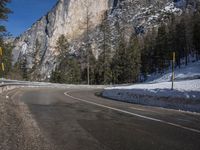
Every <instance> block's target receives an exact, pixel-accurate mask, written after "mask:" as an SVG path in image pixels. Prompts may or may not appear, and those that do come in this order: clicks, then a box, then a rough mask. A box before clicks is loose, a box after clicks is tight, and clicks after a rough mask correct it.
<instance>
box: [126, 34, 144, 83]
mask: <svg viewBox="0 0 200 150" xmlns="http://www.w3.org/2000/svg"><path fill="white" fill-rule="evenodd" d="M126 61H127V64H128V67H127V68H125V69H126V72H127V76H128V78H127V79H126V82H128V83H133V82H137V81H138V79H139V75H140V69H141V49H140V46H139V41H138V38H137V36H132V37H131V39H130V46H129V48H128V49H127V51H126Z"/></svg>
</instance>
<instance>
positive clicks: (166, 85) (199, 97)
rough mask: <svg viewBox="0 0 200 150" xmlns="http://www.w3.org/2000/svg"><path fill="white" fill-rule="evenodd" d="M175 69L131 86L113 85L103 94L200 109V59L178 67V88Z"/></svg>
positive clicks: (192, 109)
mask: <svg viewBox="0 0 200 150" xmlns="http://www.w3.org/2000/svg"><path fill="white" fill-rule="evenodd" d="M170 78H171V73H166V74H165V75H163V76H160V77H159V78H157V79H155V77H154V80H153V81H148V82H147V83H143V84H135V85H131V86H121V87H111V88H106V89H105V90H104V91H103V96H104V97H108V98H111V99H115V100H119V101H125V102H131V103H136V104H143V105H150V106H158V107H165V108H173V109H181V110H187V111H195V112H200V62H196V63H192V64H189V65H188V66H187V67H184V68H181V69H176V71H175V80H176V81H175V82H174V90H171V82H170Z"/></svg>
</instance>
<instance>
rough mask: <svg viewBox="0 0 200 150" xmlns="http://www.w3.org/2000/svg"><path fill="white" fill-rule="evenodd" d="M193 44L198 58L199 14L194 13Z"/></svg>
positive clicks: (199, 44) (199, 39)
mask: <svg viewBox="0 0 200 150" xmlns="http://www.w3.org/2000/svg"><path fill="white" fill-rule="evenodd" d="M193 44H194V47H195V52H196V59H197V60H199V55H200V14H199V13H197V14H195V15H194V26H193Z"/></svg>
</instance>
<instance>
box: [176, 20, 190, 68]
mask: <svg viewBox="0 0 200 150" xmlns="http://www.w3.org/2000/svg"><path fill="white" fill-rule="evenodd" d="M175 41H176V56H177V57H176V60H177V61H176V62H177V64H178V66H179V68H180V66H181V59H182V58H184V57H186V56H187V55H188V52H187V49H186V48H187V41H186V28H185V21H184V19H181V21H180V23H178V24H177V25H176V39H175Z"/></svg>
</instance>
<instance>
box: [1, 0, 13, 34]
mask: <svg viewBox="0 0 200 150" xmlns="http://www.w3.org/2000/svg"><path fill="white" fill-rule="evenodd" d="M10 1H11V0H1V1H0V21H6V20H7V19H8V14H9V13H11V10H10V9H9V8H8V7H7V6H6V5H7V3H9V2H10ZM3 32H6V28H5V26H4V25H0V33H1V34H2V33H3ZM1 36H2V35H1Z"/></svg>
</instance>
